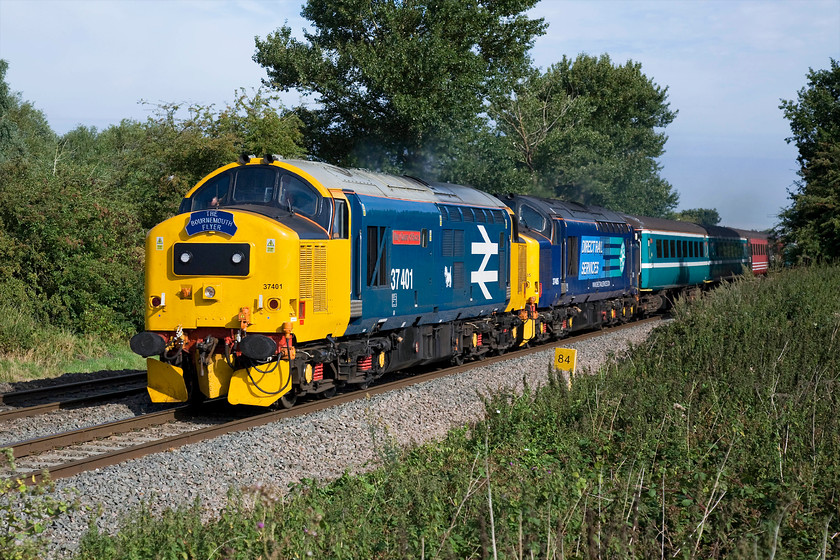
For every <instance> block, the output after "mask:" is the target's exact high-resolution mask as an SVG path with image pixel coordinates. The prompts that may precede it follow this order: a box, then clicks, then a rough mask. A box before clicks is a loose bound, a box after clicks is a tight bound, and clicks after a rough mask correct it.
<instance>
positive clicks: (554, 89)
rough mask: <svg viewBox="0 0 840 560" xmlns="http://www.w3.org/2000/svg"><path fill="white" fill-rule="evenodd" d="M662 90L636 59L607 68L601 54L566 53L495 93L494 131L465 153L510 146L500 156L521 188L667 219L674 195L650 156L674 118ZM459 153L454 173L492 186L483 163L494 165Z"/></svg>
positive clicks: (658, 151) (607, 60)
mask: <svg viewBox="0 0 840 560" xmlns="http://www.w3.org/2000/svg"><path fill="white" fill-rule="evenodd" d="M667 91H668V88H667V87H666V88H661V87H659V86H657V85H656V84H655V83H654V82H653V81H652V80H650V79H649V78H648V77H647V76H645V75H644V74H643V73H642V71H641V65H640V64H639V63H634V62H632V61H628V62H627V63H625V64H624V65H621V66H618V65H613V63H612V62H611V60H610V58H609V56H607V55H602V56H600V57H593V56H589V55H586V54H581V55H578V57H577V58H575V59H574V60H572V59H569V58H566V57H563V59H562V60H561V61H560V62H559V63H557V64H555V65H553V66H552V67H550V68H549V69H548V70H547V71H546V72H545V73H541V72H539V71H536V70H534V71H532V72H531V73H530V74H529V75H528V76H527V77H526V78H525V79H523V80H522V81H521V82H520V83H518V84H517V86H516V87H515V89H514V91H513V93H512V94H510V95H504V96H499V97H496V98H494V99H493V103H492V104H491V106H490V109H489V113H490V117H491V122H492V123H494V127H493V128H492V130H488V132H487V135H485V137H484V138H483V139H478V140H475V139H474V140H473V141H472V142H471V143H470V144H469V145H468V146H467V147H466V148H465V151H466V152H467V153H470V152H472V153H476V152H480V151H481V150H482V149H484V148H485V147H486V146H488V145H498V144H500V143H501V144H507V147H506V149H505V150H504V151H502V152H499V153H498V154H497V156H498V157H502V158H507V162H506V163H507V166H508V168H509V169H512V170H516V171H509V173H508V174H509V175H513V176H514V177H516V180H514V181H513V182H512V184H513V186H515V187H516V188H518V189H521V190H524V191H525V192H531V193H534V194H541V195H544V196H550V197H558V198H562V199H566V200H571V201H576V202H581V203H591V204H597V205H601V206H607V207H611V208H617V209H621V210H624V211H627V212H631V213H638V214H645V215H651V216H665V215H668V213H669V212H670V210H671V209H672V208H674V206H676V203H677V200H678V196H677V194H676V193H675V192H673V190H672V187H671V185H670V184H669V183H668V182H667V181H665V180H664V179H662V178H661V177H660V175H659V172H660V170H661V167H660V165H659V163H658V162H657V161H656V159H657V158H658V157H660V156H661V155H662V154H663V153H664V146H665V141H666V140H667V136H665V134H664V133H663V132H661V129H662V128H664V127H665V126H667V125H668V124H670V123H671V122H672V121H673V120H674V118H675V117H676V112H675V111H671V110H670V108H669V104H668V103H667ZM466 159H467V161H468V163H466V164H463V165H462V164H459V165H458V166H457V168H456V171H455V174H465V175H466V176H467V177H469V178H470V179H471V180H473V181H475V180H478V181H477V182H475V183H474V184H477V185H479V186H481V187H482V188H485V189H488V190H491V191H496V190H497V189H498V188H499V187H498V185H495V186H494V184H493V183H492V179H491V178H489V177H487V178H488V179H490V180H489V181H488V182H486V183H485V182H481V181H482V178H484V177H486V176H487V175H488V174H486V173H483V172H482V170H481V166H482V165H486V164H492V165H494V166H499V165H500V163H499V162H498V161H490V160H484V159H481V158H476V157H467V158H466ZM505 186H508V185H505Z"/></svg>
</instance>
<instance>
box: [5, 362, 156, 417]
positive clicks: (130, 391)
mask: <svg viewBox="0 0 840 560" xmlns="http://www.w3.org/2000/svg"><path fill="white" fill-rule="evenodd" d="M145 390H146V373H145V372H134V373H129V374H123V375H112V376H109V377H101V378H98V379H91V380H88V381H77V382H74V383H64V384H60V385H51V386H45V387H38V388H36V389H25V390H22V391H12V392H9V393H0V421H4V420H14V419H17V418H27V417H30V416H37V415H39V414H46V413H48V412H53V411H55V410H61V409H66V408H74V407H80V406H87V405H91V404H96V403H100V402H107V401H112V400H116V399H120V398H123V397H128V396H132V395H136V394H139V393H142V392H144V391H145Z"/></svg>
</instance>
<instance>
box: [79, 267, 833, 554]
mask: <svg viewBox="0 0 840 560" xmlns="http://www.w3.org/2000/svg"><path fill="white" fill-rule="evenodd" d="M676 316H677V320H676V321H675V322H674V323H672V324H670V325H668V326H666V327H663V328H660V329H657V330H656V331H654V333H653V334H652V335H651V337H650V338H649V340H648V341H647V342H646V343H645V344H644V345H643V346H640V347H638V348H636V349H635V350H634V351H632V352H631V354H630V356H629V357H628V358H627V359H625V360H622V362H621V363H619V364H615V365H612V366H609V367H607V368H606V369H604V370H603V371H600V372H598V373H597V374H595V375H591V376H579V377H577V378H576V379H575V382H574V384H573V386H572V387H571V389H570V390H568V389H567V387H566V384H565V383H564V382H563V381H562V380H560V379H557V378H554V379H552V380H551V382H550V384H548V385H547V386H546V387H544V388H541V389H538V390H530V391H528V392H527V393H526V394H525V395H523V396H512V395H498V396H496V397H494V398H493V399H492V400H491V401H490V402H488V403H487V419H486V421H484V422H482V423H480V424H478V425H475V426H471V427H465V428H463V429H459V430H455V431H453V432H451V433H450V434H449V435H448V437H447V438H446V439H445V440H444V441H442V442H439V443H435V444H430V445H424V446H421V447H417V448H413V449H408V450H400V449H397V448H396V447H395V446H392V445H389V444H388V442H387V441H385V442H384V443H383V444H382V446H381V449H380V452H381V453H380V454H381V458H382V461H383V466H382V467H381V468H378V469H377V470H375V471H373V472H370V473H368V474H365V475H363V476H349V475H345V476H343V477H342V478H340V479H339V480H336V481H334V482H332V483H330V484H326V485H322V484H317V483H314V482H312V481H304V482H303V483H301V484H299V485H297V486H295V487H294V488H292V490H291V492H290V493H288V494H285V495H280V493H278V492H277V491H276V490H271V489H266V488H251V489H246V490H245V493H244V495H243V496H240V497H238V498H236V497H234V498H233V500H232V505H231V506H230V507H229V509H228V510H227V511H225V512H224V513H223V514H222V515H221V517H220V518H219V519H217V520H214V521H211V522H209V523H206V524H202V523H201V521H200V516H201V506H200V504H195V505H194V506H193V507H192V508H187V509H182V510H179V511H170V512H168V513H166V514H165V515H164V516H163V517H162V518H159V517H155V516H152V515H151V514H150V513H149V512H148V511H139V512H137V513H136V514H135V515H133V516H131V517H130V518H129V519H127V520H126V521H125V524H124V526H123V529H122V530H121V532H120V533H119V534H118V535H117V536H114V537H111V536H107V535H103V534H100V533H98V532H97V531H96V530H91V532H90V533H89V534H88V535H87V536H86V537H85V539H84V541H83V542H82V547H81V551H80V553H79V554H78V556H77V558H82V559H94V558H96V559H97V560H104V559H108V558H138V559H140V558H202V559H205V558H206V559H217V558H229V559H253V558H262V559H268V558H306V557H313V558H346V559H356V558H517V559H521V558H654V557H655V558H776V557H778V558H811V559H815V558H827V557H832V556H833V557H836V556H837V555H838V554H840V536H838V532H840V495H838V492H839V491H840V424H838V422H840V420H838V412H840V407H838V400H840V394H838V373H840V367H838V363H837V359H838V354H840V352H838V348H840V269H839V268H838V267H822V268H811V269H798V270H791V271H786V272H783V273H779V274H776V275H774V276H772V277H771V278H768V279H766V280H761V281H759V280H754V279H745V280H741V281H738V282H736V283H734V284H732V285H729V286H725V287H722V288H720V289H718V290H716V291H715V292H714V293H713V294H711V295H710V296H709V297H707V298H705V299H703V300H701V301H697V302H694V303H691V304H685V303H680V304H679V305H677V308H676ZM251 503H255V506H253V507H251V506H246V505H245V504H251Z"/></svg>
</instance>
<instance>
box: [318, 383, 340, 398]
mask: <svg viewBox="0 0 840 560" xmlns="http://www.w3.org/2000/svg"><path fill="white" fill-rule="evenodd" d="M336 392H338V387H336V386H335V385H333V386H332V387H330V388H329V389H327V390H326V391H321V392H320V393H316V394H317V395H318V398H319V399H331V398H333V397H334V396H335V394H336Z"/></svg>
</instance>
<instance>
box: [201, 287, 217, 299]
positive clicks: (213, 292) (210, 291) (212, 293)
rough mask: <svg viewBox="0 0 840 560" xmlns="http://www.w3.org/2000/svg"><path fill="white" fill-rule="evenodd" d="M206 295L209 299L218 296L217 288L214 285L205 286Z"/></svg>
mask: <svg viewBox="0 0 840 560" xmlns="http://www.w3.org/2000/svg"><path fill="white" fill-rule="evenodd" d="M204 297H205V298H207V299H213V298H214V297H216V288H214V287H213V286H206V287H205V288H204Z"/></svg>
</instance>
